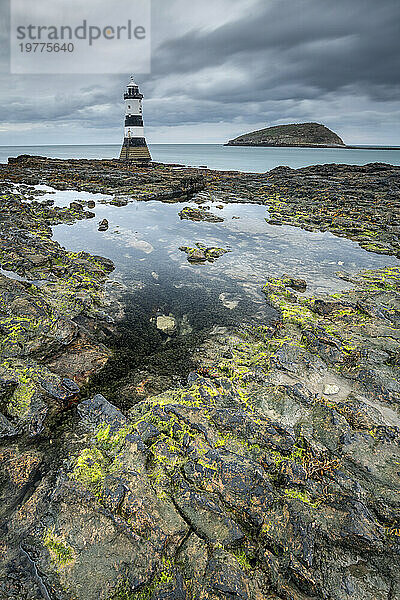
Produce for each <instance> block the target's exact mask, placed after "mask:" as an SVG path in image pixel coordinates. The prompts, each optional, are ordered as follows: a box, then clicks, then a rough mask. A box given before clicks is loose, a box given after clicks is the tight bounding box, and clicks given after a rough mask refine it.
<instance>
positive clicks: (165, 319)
mask: <svg viewBox="0 0 400 600" xmlns="http://www.w3.org/2000/svg"><path fill="white" fill-rule="evenodd" d="M156 327H157V329H159V330H160V331H162V332H163V333H166V334H168V335H171V334H172V333H175V332H176V319H175V317H173V316H172V315H169V316H167V315H160V316H159V317H157V320H156Z"/></svg>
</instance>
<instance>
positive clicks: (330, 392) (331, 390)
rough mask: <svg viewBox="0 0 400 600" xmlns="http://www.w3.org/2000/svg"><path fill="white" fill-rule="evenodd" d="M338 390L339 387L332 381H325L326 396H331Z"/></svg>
mask: <svg viewBox="0 0 400 600" xmlns="http://www.w3.org/2000/svg"><path fill="white" fill-rule="evenodd" d="M339 392H340V387H339V386H338V385H335V384H333V383H327V384H326V385H325V387H324V394H326V395H327V396H333V395H334V394H338V393H339Z"/></svg>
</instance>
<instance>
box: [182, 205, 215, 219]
mask: <svg viewBox="0 0 400 600" xmlns="http://www.w3.org/2000/svg"><path fill="white" fill-rule="evenodd" d="M179 216H180V218H181V219H188V220H189V221H207V222H209V223H222V222H223V220H224V219H222V218H221V217H217V215H213V214H212V213H211V212H210V211H209V208H208V210H207V208H195V207H194V206H185V208H183V209H182V210H181V212H180V213H179Z"/></svg>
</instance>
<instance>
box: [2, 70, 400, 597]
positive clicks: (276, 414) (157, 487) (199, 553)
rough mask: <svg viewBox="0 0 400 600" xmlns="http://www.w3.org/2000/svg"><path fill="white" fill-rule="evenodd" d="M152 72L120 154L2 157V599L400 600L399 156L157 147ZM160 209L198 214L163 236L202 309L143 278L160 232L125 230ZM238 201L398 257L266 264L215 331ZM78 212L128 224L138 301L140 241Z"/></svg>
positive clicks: (281, 229) (271, 219) (131, 101)
mask: <svg viewBox="0 0 400 600" xmlns="http://www.w3.org/2000/svg"><path fill="white" fill-rule="evenodd" d="M136 88H137V86H136V84H134V82H132V83H131V84H130V86H129V89H128V91H127V92H126V104H127V111H131V112H127V114H126V120H125V133H124V144H123V147H122V150H121V159H120V160H117V159H115V160H84V159H69V160H59V159H50V158H46V157H38V156H27V155H23V156H19V157H16V158H10V159H9V161H8V164H5V165H4V164H1V165H0V193H1V207H0V210H1V217H2V218H1V222H0V233H1V236H0V264H1V273H0V457H1V463H0V465H1V466H0V498H1V509H0V510H1V531H2V537H1V542H0V553H1V557H2V561H1V566H0V599H1V600H39V599H41V598H44V599H45V600H161V599H164V600H167V599H169V600H199V599H202V600H221V599H222V600H233V599H238V600H262V599H265V600H267V599H268V600H328V599H329V600H347V599H349V600H351V599H352V598H357V599H360V600H361V599H362V600H394V598H396V597H399V596H400V579H399V569H398V556H399V553H400V521H399V515H400V499H399V464H400V451H399V441H400V428H399V411H400V378H399V369H398V367H399V360H400V268H399V267H398V266H397V260H396V259H397V258H399V257H400V235H399V233H400V232H399V225H398V220H399V210H400V196H399V194H400V167H395V166H392V165H389V164H383V163H372V164H367V165H364V166H355V165H337V164H330V165H320V166H310V167H305V168H302V169H297V170H296V169H291V168H289V167H278V168H276V169H273V170H272V171H269V172H266V173H239V172H229V171H215V170H211V169H207V168H194V167H192V168H189V167H183V166H180V165H167V164H161V163H155V162H151V161H150V153H149V151H148V148H147V144H146V142H145V139H144V137H143V121H142V118H141V115H140V114H139V113H141V104H140V102H141V97H138V96H141V95H140V93H139V91H138V89H136ZM132 111H137V114H136V113H135V112H132ZM327 135H328V134H327ZM332 135H333V136H334V135H335V134H332ZM291 139H293V138H291ZM325 139H327V138H325ZM333 139H336V137H335V138H333V137H329V140H333ZM131 157H134V158H138V157H139V158H140V159H141V162H140V163H138V162H136V161H132V160H130V158H131ZM66 192H72V193H74V194H75V197H74V200H72V201H71V202H69V203H68V205H65V204H64V205H59V204H58V202H57V199H58V198H59V197H61V196H60V195H61V194H64V193H66ZM51 194H52V196H51ZM94 194H95V195H94ZM49 196H50V197H49ZM94 198H95V199H94ZM177 205H179V207H178V206H177ZM147 206H148V207H149V211H150V210H152V211H153V213H152V214H153V217H152V218H153V221H151V224H152V226H154V220H157V219H158V220H159V219H160V217H159V216H158V215H159V214H163V215H166V214H167V213H166V209H168V211H169V212H168V214H173V217H174V221H173V223H174V224H175V228H176V229H179V228H181V229H180V231H182V232H185V236H186V238H185V239H187V245H186V244H185V245H182V246H179V247H178V244H176V246H175V247H166V250H165V253H166V254H168V255H169V256H170V258H171V260H170V262H171V264H178V265H179V266H178V269H179V270H178V271H177V272H178V273H179V279H177V280H175V281H174V282H173V285H172V286H171V288H170V289H172V290H173V293H174V294H178V293H181V294H184V293H186V297H187V298H188V299H189V301H190V302H189V304H190V303H192V304H193V303H195V302H196V300H197V299H199V302H198V303H197V304H195V310H194V311H192V312H191V313H185V314H180V312H179V305H178V304H176V305H175V309H174V311H172V310H171V308H169V297H166V296H165V293H164V288H163V287H162V278H161V277H160V274H159V273H157V272H153V273H149V274H148V279H146V280H145V281H142V280H140V277H139V269H140V265H141V264H142V262H141V261H142V260H144V259H145V257H146V256H148V255H151V253H152V252H153V251H154V248H153V247H152V245H151V244H150V243H149V242H148V241H146V240H140V239H138V238H136V237H135V236H134V234H129V232H128V234H127V233H126V232H125V233H124V231H123V230H122V229H123V228H120V229H118V228H116V227H115V226H113V225H112V221H113V220H114V221H115V222H116V220H117V219H118V218H120V217H121V215H122V219H123V220H124V221H126V220H127V219H128V216H129V214H130V213H129V211H130V208H131V207H136V209H138V207H141V208H143V207H147ZM155 207H157V209H155ZM232 207H234V208H235V210H237V211H238V214H235V213H233V216H230V217H229V220H228V216H227V215H232V213H230V212H229V211H230V210H231V209H232ZM241 207H243V209H245V211H253V210H254V209H257V210H258V209H260V211H258V212H257V211H255V212H254V215H255V218H256V216H257V215H258V217H257V218H258V219H259V222H257V223H256V225H257V227H261V225H262V226H263V227H266V226H268V227H270V229H269V230H268V231H269V232H270V235H275V237H277V236H279V235H281V236H282V237H283V242H285V240H286V238H287V237H288V236H289V235H290V232H291V231H292V230H295V232H296V233H298V234H299V235H300V234H304V236H306V234H307V236H308V237H304V238H303V239H304V240H306V239H307V240H309V241H310V239H311V236H318V235H322V234H325V238H324V239H327V238H328V237H329V234H333V235H332V236H331V237H332V238H334V240H336V241H338V242H341V241H343V243H346V244H348V246H347V247H348V248H350V241H352V242H354V246H356V247H357V251H359V252H362V253H363V255H364V254H365V255H366V252H364V251H367V252H369V253H370V254H368V257H370V258H371V261H372V260H373V259H376V260H378V258H379V259H380V260H381V261H382V262H381V265H382V266H381V268H379V269H374V270H372V269H369V270H363V271H361V272H358V273H357V272H354V271H353V272H346V271H343V270H342V271H340V272H338V273H337V281H338V282H340V284H341V287H340V289H335V290H332V292H331V293H329V292H324V293H323V292H318V293H315V294H314V293H310V292H309V282H308V281H307V279H306V278H299V277H296V276H294V275H293V273H291V272H289V273H287V272H286V273H285V272H284V271H283V272H282V273H281V274H280V275H279V276H277V275H276V274H274V275H273V274H271V272H269V271H268V269H267V268H266V269H265V273H264V275H263V277H264V279H263V285H262V288H261V289H260V290H259V292H260V293H259V295H256V302H255V307H256V309H255V311H254V315H253V314H251V315H247V318H245V315H244V314H243V313H235V312H234V311H235V310H236V308H237V305H238V304H239V300H238V299H237V298H236V297H235V296H233V297H232V296H229V295H228V294H226V293H224V291H223V288H222V293H221V294H220V295H219V300H218V302H213V304H211V307H212V308H211V310H210V311H209V314H208V315H207V319H208V321H207V319H206V323H205V325H206V326H203V325H202V324H201V321H202V320H204V318H205V317H204V312H201V308H202V307H201V304H202V302H206V300H207V298H206V295H205V291H206V290H205V289H204V288H205V287H206V286H205V285H199V284H197V285H196V286H192V287H190V285H189V283H190V280H189V279H184V277H185V274H187V273H188V272H192V271H191V270H193V269H203V271H200V272H201V273H204V274H207V269H211V268H215V265H218V266H219V265H221V266H222V270H221V271H214V278H213V279H212V280H205V281H212V282H213V283H212V285H218V284H219V281H220V280H221V279H222V272H223V268H224V265H225V264H228V262H226V263H225V262H224V261H228V260H229V258H230V257H232V256H234V255H235V253H237V254H239V253H240V252H242V251H243V238H238V239H239V240H240V243H237V244H231V246H230V247H228V245H226V247H224V246H223V245H220V244H219V243H217V242H218V241H219V239H220V237H221V236H222V233H221V232H223V230H224V229H223V228H224V227H225V226H227V225H228V224H229V223H231V224H232V219H235V220H234V221H233V224H232V225H230V228H229V236H230V237H229V236H228V237H227V238H225V239H228V240H229V239H230V238H231V237H232V236H233V234H234V232H235V227H236V225H235V223H240V218H241V217H240V216H239V215H240V214H241V215H242V216H243V215H244V214H245V212H243V211H242V212H241V211H240V209H241ZM133 214H134V222H135V228H136V224H137V223H138V222H139V221H138V216H137V215H138V214H139V212H138V210H136V212H134V213H133ZM252 214H253V213H252ZM105 215H107V217H105ZM124 215H125V216H124ZM154 215H155V216H154ZM261 215H262V216H261ZM100 219H101V220H100ZM236 219H238V221H236ZM99 220H100V221H99ZM266 220H267V224H266V223H265V221H266ZM62 226H65V227H67V226H69V229H70V232H71V234H70V237H69V238H68V239H69V240H72V239H76V238H74V237H73V235H74V230H75V229H76V228H79V227H81V229H79V231H80V237H82V238H84V239H87V240H89V239H92V238H90V236H92V237H93V236H95V238H93V239H96V240H100V241H101V240H104V245H102V246H101V248H105V249H107V252H110V253H111V252H112V248H113V247H114V244H115V243H117V242H116V241H115V242H114V241H113V240H117V239H119V238H120V237H122V236H123V235H125V236H126V238H125V239H126V240H127V244H126V245H125V247H124V250H123V252H127V249H128V248H130V247H132V245H133V247H134V248H135V250H137V251H138V252H141V253H142V254H141V255H140V256H142V258H139V259H137V260H136V262H132V263H131V264H130V265H129V268H130V269H131V270H132V271H133V272H134V273H133V276H134V277H133V278H134V291H133V292H131V296H132V294H133V301H129V297H130V296H129V292H128V291H127V289H126V288H124V287H123V285H122V283H121V281H119V280H118V279H117V280H113V271H114V269H115V266H116V265H115V264H114V263H115V262H116V261H117V260H119V259H120V254H121V252H119V253H118V254H117V257H116V258H114V261H113V260H111V259H110V258H105V257H103V256H102V255H101V254H99V252H96V253H94V252H93V253H91V252H88V251H83V250H77V251H76V250H74V249H73V248H71V247H70V248H69V249H66V248H65V247H64V246H63V245H62V244H60V243H59V242H58V241H57V239H56V235H58V234H56V233H55V232H56V231H59V230H58V229H57V228H58V227H62ZM237 226H239V225H237ZM137 227H139V226H137ZM271 230H273V234H272V233H271ZM162 231H166V223H163V230H162ZM262 231H264V229H262ZM205 232H208V235H209V236H211V239H212V240H213V245H210V244H206V243H203V241H202V238H203V236H204V238H205V237H207V236H206V233H205ZM165 235H166V234H165ZM189 235H190V236H191V237H189ZM102 236H103V237H102ZM113 236H114V237H113ZM129 236H130V237H129ZM334 236H335V237H334ZM235 239H236V238H235ZM253 239H258V238H251V237H250V234H249V233H247V234H246V239H245V240H244V243H245V244H248V243H253V242H252V241H251V240H253ZM68 243H69V245H71V244H73V242H72V241H69V242H68ZM304 244H305V242H304ZM357 244H358V245H359V247H358V246H357ZM96 247H97V246H96ZM360 248H361V249H362V250H361V249H360ZM254 250H256V249H254ZM135 256H136V255H135ZM160 260H161V258H160ZM322 260H323V259H322V258H321V262H322ZM384 261H387V263H388V266H386V267H385V266H384V264H385V262H384ZM334 264H336V263H334ZM375 264H376V263H375ZM170 272H171V271H168V273H170ZM146 275H147V274H146ZM174 276H175V275H174ZM310 276H311V275H310ZM168 277H169V276H168ZM186 277H187V275H186ZM150 280H151V281H152V283H151V286H152V289H153V290H154V292H153V294H152V295H150V294H149V295H146V293H147V292H146V289H150V283H149V281H150ZM167 283H168V282H167ZM240 283H241V285H242V289H244V290H245V289H248V286H249V285H250V284H251V281H250V276H248V277H247V279H246V273H244V274H243V273H242V274H241V279H240ZM164 285H167V284H164ZM185 286H186V287H187V290H188V291H187V292H184V291H183V292H182V289H183V290H184V289H185ZM251 289H252V293H254V292H255V291H254V288H251ZM142 290H143V295H142V296H140V293H141V292H142ZM135 294H136V295H135ZM177 297H178V299H179V298H183V296H177ZM140 299H141V302H142V305H141V304H140V302H139V300H140ZM248 305H249V306H250V303H249V304H248ZM246 306H247V305H246ZM224 311H225V312H224ZM230 312H232V314H233V315H234V317H233V318H231V319H230V320H228V319H227V318H226V316H224V315H226V314H228V313H230ZM188 314H189V316H188ZM240 315H241V316H240ZM221 322H222V323H223V324H224V325H225V326H221ZM208 323H210V327H207V324H208Z"/></svg>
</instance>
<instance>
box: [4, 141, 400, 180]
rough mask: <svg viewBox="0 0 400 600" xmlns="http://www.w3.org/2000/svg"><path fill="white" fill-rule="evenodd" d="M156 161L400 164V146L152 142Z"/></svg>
mask: <svg viewBox="0 0 400 600" xmlns="http://www.w3.org/2000/svg"><path fill="white" fill-rule="evenodd" d="M119 151H120V145H119V144H104V145H90V146H89V145H88V146H85V145H76V146H73V145H65V146H62V145H49V146H0V162H2V163H6V162H7V160H8V158H9V157H10V156H18V155H20V154H33V155H39V156H47V157H49V158H89V159H101V158H117V157H118V154H119ZM150 151H151V155H152V158H153V160H154V161H158V162H163V163H174V164H181V165H186V166H195V167H203V166H207V167H209V168H210V169H219V170H227V171H244V172H251V173H264V172H265V171H269V170H270V169H274V168H275V167H278V166H281V165H286V166H288V167H292V168H293V169H298V168H300V167H306V166H309V165H317V164H328V163H339V164H351V165H365V164H367V163H373V162H381V163H389V164H391V165H400V150H398V149H389V150H387V149H376V148H369V147H368V146H363V147H361V146H360V147H359V148H348V149H347V148H267V147H259V148H252V147H236V146H224V145H222V144H150Z"/></svg>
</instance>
